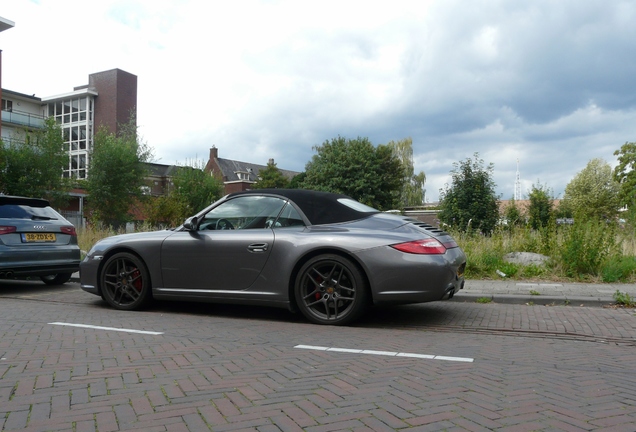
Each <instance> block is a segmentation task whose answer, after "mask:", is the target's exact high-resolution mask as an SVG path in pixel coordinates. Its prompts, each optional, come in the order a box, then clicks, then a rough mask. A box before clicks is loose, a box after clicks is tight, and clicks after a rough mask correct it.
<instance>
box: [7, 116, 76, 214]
mask: <svg viewBox="0 0 636 432" xmlns="http://www.w3.org/2000/svg"><path fill="white" fill-rule="evenodd" d="M0 164H1V165H0V166H2V167H4V169H2V170H0V191H2V192H3V193H5V194H7V195H21V196H28V197H36V198H45V199H48V200H49V201H50V202H51V203H52V204H53V205H54V206H58V207H60V206H63V205H64V204H65V203H66V202H67V200H68V191H69V190H70V188H71V182H70V180H69V179H65V178H63V177H62V173H63V170H64V167H66V166H68V155H67V153H66V151H65V149H64V140H63V138H62V132H61V130H60V127H59V126H58V125H57V123H55V120H54V119H53V118H48V119H46V120H45V122H44V129H42V130H37V131H26V136H25V140H24V142H23V143H18V142H11V143H9V144H8V145H6V146H5V145H4V144H3V143H0Z"/></svg>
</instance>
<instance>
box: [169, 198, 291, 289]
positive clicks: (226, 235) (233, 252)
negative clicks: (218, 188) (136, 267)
mask: <svg viewBox="0 0 636 432" xmlns="http://www.w3.org/2000/svg"><path fill="white" fill-rule="evenodd" d="M284 205H285V201H284V200H282V199H280V198H276V197H268V196H259V195H247V196H239V197H236V198H234V199H230V200H227V201H224V202H223V203H221V204H220V205H219V206H217V207H214V208H213V209H212V210H211V211H209V212H208V213H207V214H205V215H204V216H203V217H202V218H201V219H200V222H199V223H198V224H197V229H196V230H192V231H181V232H175V233H174V234H173V235H171V236H169V237H168V238H167V239H166V240H165V241H164V242H163V245H162V247H161V271H162V276H163V282H164V287H165V288H180V289H187V290H216V291H235V290H245V289H247V288H249V287H250V286H251V285H252V284H253V283H254V281H255V280H256V278H257V277H258V276H259V275H260V273H261V271H262V270H263V267H264V266H265V263H266V262H267V259H268V258H269V255H270V253H271V251H272V249H273V247H274V233H273V231H272V229H271V228H270V227H271V221H272V220H273V219H275V218H276V217H277V216H278V214H279V213H280V210H281V209H282V208H283V206H284Z"/></svg>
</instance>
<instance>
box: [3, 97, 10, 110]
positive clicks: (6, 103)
mask: <svg viewBox="0 0 636 432" xmlns="http://www.w3.org/2000/svg"><path fill="white" fill-rule="evenodd" d="M2 111H13V101H10V100H7V99H2Z"/></svg>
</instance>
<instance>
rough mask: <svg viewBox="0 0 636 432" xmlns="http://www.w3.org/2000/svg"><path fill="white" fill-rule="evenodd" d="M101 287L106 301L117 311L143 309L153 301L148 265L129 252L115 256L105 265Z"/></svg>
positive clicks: (102, 271)
mask: <svg viewBox="0 0 636 432" xmlns="http://www.w3.org/2000/svg"><path fill="white" fill-rule="evenodd" d="M100 287H101V291H102V297H103V298H104V300H106V302H107V303H108V304H110V305H111V306H112V307H114V308H115V309H120V310H138V309H142V308H143V307H144V306H146V305H147V304H148V302H149V301H150V299H151V294H150V276H149V275H148V269H147V268H146V265H145V264H144V263H143V261H142V260H141V259H139V258H138V257H137V256H136V255H133V254H130V253H127V252H121V253H118V254H115V255H113V256H112V257H110V258H108V260H107V261H106V262H105V263H104V266H103V267H102V270H101V273H100Z"/></svg>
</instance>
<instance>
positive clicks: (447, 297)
mask: <svg viewBox="0 0 636 432" xmlns="http://www.w3.org/2000/svg"><path fill="white" fill-rule="evenodd" d="M454 295H455V286H454V285H451V286H449V287H448V288H446V291H445V292H444V296H443V297H442V300H450V299H452V298H453V296H454Z"/></svg>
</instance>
